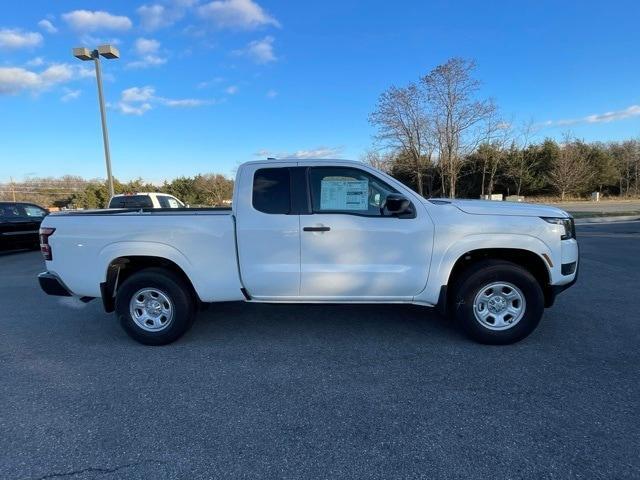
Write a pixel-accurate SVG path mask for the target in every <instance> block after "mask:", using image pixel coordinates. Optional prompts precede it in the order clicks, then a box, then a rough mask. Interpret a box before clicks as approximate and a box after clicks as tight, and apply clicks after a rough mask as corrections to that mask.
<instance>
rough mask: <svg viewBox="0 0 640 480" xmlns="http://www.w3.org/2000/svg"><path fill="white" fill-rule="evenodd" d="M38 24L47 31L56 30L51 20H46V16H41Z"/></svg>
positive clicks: (53, 31)
mask: <svg viewBox="0 0 640 480" xmlns="http://www.w3.org/2000/svg"><path fill="white" fill-rule="evenodd" d="M38 26H39V27H40V28H41V29H42V30H44V31H45V32H47V33H57V32H58V29H57V28H56V27H55V25H54V24H53V23H51V20H47V19H46V18H43V19H42V20H40V21H39V22H38Z"/></svg>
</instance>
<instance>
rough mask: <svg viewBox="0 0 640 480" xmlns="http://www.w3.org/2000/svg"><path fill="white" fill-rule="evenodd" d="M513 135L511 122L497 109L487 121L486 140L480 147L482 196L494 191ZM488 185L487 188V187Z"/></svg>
mask: <svg viewBox="0 0 640 480" xmlns="http://www.w3.org/2000/svg"><path fill="white" fill-rule="evenodd" d="M511 137H512V128H511V123H510V122H505V121H504V120H503V119H502V118H500V116H499V115H498V110H497V109H496V110H495V111H494V112H493V113H492V114H491V115H489V117H488V118H487V121H486V122H485V133H484V142H483V144H482V145H480V146H479V147H478V155H479V156H480V159H481V161H482V179H481V183H480V196H481V197H484V195H485V192H486V193H487V194H488V195H491V194H492V193H493V187H494V184H495V179H496V175H497V173H498V168H499V167H500V165H501V164H502V162H503V160H504V157H505V149H506V147H507V145H508V144H509V142H510V140H511ZM485 185H486V189H485Z"/></svg>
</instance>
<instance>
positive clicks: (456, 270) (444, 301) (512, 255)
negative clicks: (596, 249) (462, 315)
mask: <svg viewBox="0 0 640 480" xmlns="http://www.w3.org/2000/svg"><path fill="white" fill-rule="evenodd" d="M481 260H505V261H508V262H511V263H513V264H515V265H518V266H520V267H522V268H524V269H525V270H527V271H528V272H529V273H531V274H532V275H533V276H534V278H535V279H536V280H537V281H538V284H539V285H540V288H541V289H542V291H543V293H544V298H545V307H550V306H551V305H552V303H553V295H552V292H551V288H550V283H551V272H550V271H549V265H548V263H547V261H546V260H545V258H544V256H543V254H539V253H536V252H533V251H531V250H528V249H524V248H505V247H500V248H477V249H472V250H468V251H466V252H464V253H463V254H461V255H459V256H458V258H457V259H456V261H455V262H454V263H453V265H452V267H451V270H450V271H449V274H448V275H447V277H446V281H445V282H444V283H443V285H442V287H441V289H440V294H439V297H438V304H437V307H438V309H439V310H440V311H441V312H442V313H446V311H447V308H448V300H449V298H450V297H451V295H450V293H451V292H452V291H453V289H454V288H455V284H456V281H457V279H458V278H460V275H461V274H462V273H463V272H464V271H465V270H466V269H468V268H469V267H470V266H472V265H474V264H475V263H476V262H479V261H481Z"/></svg>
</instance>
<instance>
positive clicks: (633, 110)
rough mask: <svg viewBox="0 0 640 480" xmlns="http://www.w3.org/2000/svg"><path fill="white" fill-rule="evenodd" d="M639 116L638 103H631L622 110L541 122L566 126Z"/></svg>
mask: <svg viewBox="0 0 640 480" xmlns="http://www.w3.org/2000/svg"><path fill="white" fill-rule="evenodd" d="M637 116H640V105H631V106H630V107H627V108H625V109H623V110H617V111H612V112H605V113H596V114H593V115H587V116H586V117H582V118H573V119H565V120H548V121H546V122H544V123H543V126H547V127H567V126H571V125H576V124H580V123H609V122H615V121H617V120H624V119H625V118H632V117H637Z"/></svg>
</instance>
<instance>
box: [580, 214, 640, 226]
mask: <svg viewBox="0 0 640 480" xmlns="http://www.w3.org/2000/svg"><path fill="white" fill-rule="evenodd" d="M575 221H576V225H589V224H595V223H617V222H635V221H640V216H637V215H623V216H619V217H616V216H611V217H589V218H576V220H575Z"/></svg>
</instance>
